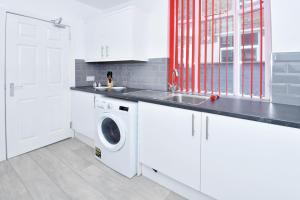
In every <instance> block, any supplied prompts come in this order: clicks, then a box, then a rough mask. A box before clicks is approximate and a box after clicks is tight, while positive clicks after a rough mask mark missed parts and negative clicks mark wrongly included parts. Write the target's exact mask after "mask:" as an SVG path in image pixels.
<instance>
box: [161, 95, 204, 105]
mask: <svg viewBox="0 0 300 200" xmlns="http://www.w3.org/2000/svg"><path fill="white" fill-rule="evenodd" d="M164 100H166V101H173V102H177V103H185V104H192V105H199V104H202V103H204V102H206V101H207V100H208V97H204V96H193V95H183V94H174V95H171V96H168V97H166V98H164Z"/></svg>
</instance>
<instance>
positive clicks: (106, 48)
mask: <svg viewBox="0 0 300 200" xmlns="http://www.w3.org/2000/svg"><path fill="white" fill-rule="evenodd" d="M105 51H106V57H107V58H108V57H109V47H108V46H105Z"/></svg>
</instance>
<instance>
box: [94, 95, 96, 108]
mask: <svg viewBox="0 0 300 200" xmlns="http://www.w3.org/2000/svg"><path fill="white" fill-rule="evenodd" d="M94 108H96V95H94Z"/></svg>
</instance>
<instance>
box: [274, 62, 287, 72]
mask: <svg viewBox="0 0 300 200" xmlns="http://www.w3.org/2000/svg"><path fill="white" fill-rule="evenodd" d="M287 71H288V64H286V63H274V65H273V72H274V73H286V72H287Z"/></svg>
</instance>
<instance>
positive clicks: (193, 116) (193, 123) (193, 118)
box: [192, 113, 195, 137]
mask: <svg viewBox="0 0 300 200" xmlns="http://www.w3.org/2000/svg"><path fill="white" fill-rule="evenodd" d="M192 136H193V137H194V136H195V114H194V113H193V114H192Z"/></svg>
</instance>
